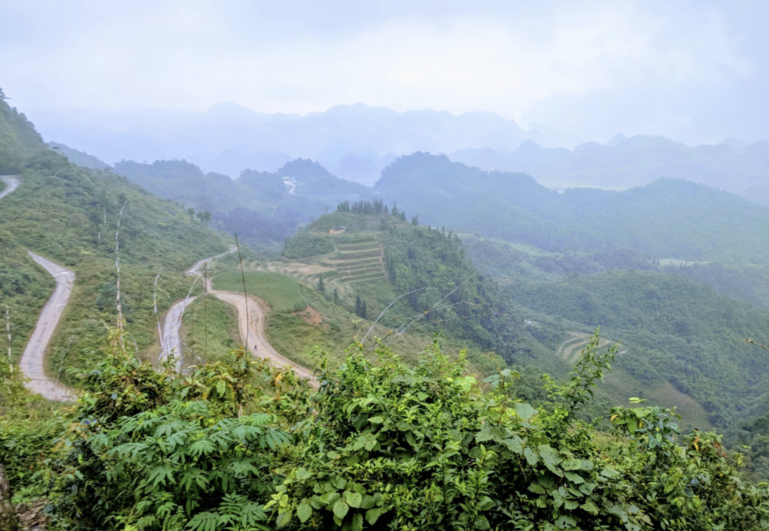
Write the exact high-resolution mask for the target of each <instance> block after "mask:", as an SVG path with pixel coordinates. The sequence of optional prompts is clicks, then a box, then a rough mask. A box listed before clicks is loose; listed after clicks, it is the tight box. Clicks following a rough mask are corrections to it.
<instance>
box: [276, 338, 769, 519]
mask: <svg viewBox="0 0 769 531" xmlns="http://www.w3.org/2000/svg"><path fill="white" fill-rule="evenodd" d="M596 344H597V340H596ZM367 357H368V356H367V355H366V352H365V351H364V350H363V349H362V348H361V347H360V346H358V347H357V348H356V349H354V350H353V351H352V352H351V353H350V355H349V357H348V359H347V362H346V363H345V365H344V366H342V367H341V368H340V369H339V371H338V372H337V373H336V374H333V375H330V376H329V378H328V379H327V380H326V381H325V382H324V385H323V386H322V387H321V390H320V392H319V393H318V395H317V396H316V398H315V401H316V404H317V406H316V407H317V416H316V417H315V418H314V419H313V421H312V423H311V424H310V425H308V426H306V427H303V431H302V432H301V434H300V435H301V436H302V437H303V440H304V444H303V445H302V446H301V452H300V453H299V454H297V455H296V456H295V458H294V461H293V465H292V466H291V467H290V468H289V469H288V473H287V475H286V479H285V481H284V482H283V485H282V486H280V487H279V488H278V489H277V492H275V494H273V495H272V500H271V502H270V503H268V504H267V506H266V507H267V508H268V509H270V510H272V514H273V516H274V517H275V520H274V521H275V523H276V524H277V525H278V526H281V527H287V528H290V529H338V528H341V529H409V530H428V529H445V528H447V527H449V528H452V529H504V528H511V529H513V528H514V529H542V530H545V529H548V530H549V529H552V530H555V529H596V530H598V529H607V530H608V529H612V530H613V529H620V528H622V529H629V530H633V529H635V530H642V529H649V530H651V529H660V528H662V529H677V530H684V529H686V530H692V531H694V530H703V529H709V530H710V529H712V530H716V529H763V528H764V526H766V525H767V523H768V521H767V516H768V515H769V504H767V500H768V499H769V498H767V496H768V495H769V492H767V487H766V486H765V485H759V486H754V485H751V484H746V483H743V482H742V480H740V479H739V478H738V477H737V476H736V469H735V464H736V462H734V461H732V460H731V459H729V458H728V456H726V454H725V453H723V452H719V451H717V450H718V446H717V445H716V444H715V443H713V441H717V438H716V437H715V436H711V434H707V435H703V436H701V435H699V434H698V433H696V432H695V434H692V435H691V436H687V438H686V439H685V441H684V442H685V443H686V444H687V447H686V448H684V447H679V446H677V445H676V444H675V442H674V441H672V440H670V439H669V438H668V437H666V436H667V435H669V430H667V428H665V425H664V421H665V418H666V415H667V413H665V412H661V411H660V410H655V411H654V412H651V413H644V412H635V411H632V410H631V411H626V410H622V409H615V410H614V414H615V415H616V416H615V418H614V420H615V422H616V424H615V425H616V426H618V428H620V429H622V426H627V425H628V423H627V422H625V423H624V424H623V422H622V421H621V420H619V419H629V418H630V416H631V415H633V414H635V413H637V414H639V415H641V416H644V417H648V418H649V420H651V421H654V422H656V424H655V428H656V427H657V426H658V425H660V423H662V424H661V425H662V428H660V429H657V430H656V431H654V432H650V435H649V437H653V438H654V440H655V441H657V442H659V440H661V441H662V442H660V443H659V444H657V445H650V444H649V442H648V441H649V437H646V436H641V433H640V432H639V431H638V430H636V434H637V435H638V437H637V438H636V439H629V438H628V439H626V438H624V437H625V433H627V432H623V431H620V434H619V437H618V438H616V439H614V440H612V441H610V442H608V443H605V444H602V445H599V444H597V443H596V435H597V433H596V432H595V431H594V429H593V428H591V427H590V426H587V425H585V424H583V423H581V422H579V421H576V420H574V419H573V418H572V416H571V412H572V411H573V410H574V407H576V406H577V405H579V404H580V403H583V402H584V400H583V399H584V398H585V397H587V396H588V395H589V394H590V393H589V392H588V390H590V389H591V388H592V384H593V383H594V381H595V379H596V378H600V374H601V372H602V371H603V370H604V369H606V368H607V367H608V365H607V361H608V360H606V359H602V358H600V357H596V356H593V355H588V356H586V358H585V359H586V361H585V362H584V364H583V366H582V368H581V369H578V371H577V372H576V373H575V374H573V378H572V381H571V382H570V383H569V384H568V385H566V386H564V387H560V386H557V385H555V384H551V385H550V386H549V387H550V392H549V394H550V396H551V397H552V398H551V401H550V402H548V403H547V404H545V405H543V407H540V408H539V409H535V408H533V407H532V406H530V405H529V404H526V403H523V402H520V401H517V400H515V399H513V398H512V394H511V392H512V390H513V389H514V388H515V377H516V375H515V374H514V373H512V372H511V371H504V372H503V373H501V374H500V375H497V376H495V377H491V378H489V379H488V380H487V381H488V383H489V385H490V388H489V389H488V390H486V391H484V390H483V389H482V388H481V387H480V386H479V385H478V383H477V382H476V380H475V379H474V378H472V377H468V376H465V374H466V373H465V371H464V362H463V361H460V362H458V363H453V362H450V361H449V360H448V359H447V358H446V357H445V356H444V355H443V354H442V352H441V349H440V346H439V345H438V344H437V343H435V344H433V345H432V346H431V347H430V348H429V349H428V350H427V351H426V352H425V353H424V355H423V357H422V359H421V361H420V363H419V364H418V365H417V366H416V367H408V366H406V365H405V364H403V363H402V362H401V361H400V360H398V358H397V357H395V356H393V355H392V353H390V352H389V351H388V350H387V349H378V350H377V353H376V360H375V361H374V362H371V361H368V360H367V359H366V358H367ZM658 433H659V434H662V436H661V437H660V438H659V439H658V438H657V437H656V434H658ZM701 441H707V444H708V445H707V446H706V445H704V444H700V442H701ZM711 450H714V451H711ZM737 462H738V461H737Z"/></svg>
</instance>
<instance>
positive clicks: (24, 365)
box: [19, 251, 75, 401]
mask: <svg viewBox="0 0 769 531" xmlns="http://www.w3.org/2000/svg"><path fill="white" fill-rule="evenodd" d="M27 252H28V253H29V256H31V257H32V259H33V260H34V261H35V262H37V263H38V264H40V265H41V266H42V267H43V268H44V269H45V270H46V271H48V272H49V273H50V274H51V275H52V276H53V277H54V278H55V279H56V289H55V290H54V291H53V295H51V298H50V299H48V302H46V303H45V306H44V307H43V311H42V312H40V317H39V318H38V319H37V324H36V325H35V330H34V331H33V332H32V336H30V338H29V341H28V342H27V346H26V348H25V349H24V353H23V354H22V356H21V361H20V362H19V366H20V368H21V372H22V373H23V374H24V376H26V377H27V378H29V381H27V382H26V383H25V384H24V385H25V386H26V387H27V389H29V390H30V391H32V392H34V393H39V394H41V395H43V396H44V397H45V398H47V399H48V400H57V401H63V400H73V399H74V398H75V393H74V392H73V391H72V390H71V389H69V388H68V387H66V386H64V385H62V384H61V383H59V382H57V381H56V380H54V379H52V378H50V377H48V376H47V375H46V374H45V352H46V350H47V348H48V343H50V341H51V337H52V336H53V333H54V331H55V330H56V325H57V324H58V323H59V319H60V318H61V314H62V312H63V311H64V307H65V306H66V305H67V301H68V300H69V295H70V293H72V287H73V286H74V285H75V273H73V272H72V271H70V270H69V269H66V268H64V267H62V266H60V265H59V264H57V263H54V262H51V261H50V260H48V259H46V258H43V257H42V256H39V255H36V254H35V253H33V252H31V251H27Z"/></svg>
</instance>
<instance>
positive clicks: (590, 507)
mask: <svg viewBox="0 0 769 531" xmlns="http://www.w3.org/2000/svg"><path fill="white" fill-rule="evenodd" d="M580 507H581V508H582V509H584V510H585V511H587V512H589V513H590V514H592V515H593V516H596V515H597V514H598V506H596V504H595V503H593V501H592V500H587V501H586V502H585V503H583V504H582V505H580Z"/></svg>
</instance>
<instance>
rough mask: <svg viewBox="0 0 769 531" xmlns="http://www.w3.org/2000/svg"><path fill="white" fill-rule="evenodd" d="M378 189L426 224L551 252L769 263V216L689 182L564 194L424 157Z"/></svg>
mask: <svg viewBox="0 0 769 531" xmlns="http://www.w3.org/2000/svg"><path fill="white" fill-rule="evenodd" d="M375 190H376V191H377V192H379V193H380V194H381V195H382V197H385V198H387V199H388V200H396V201H397V203H398V205H400V206H402V207H404V208H405V209H406V210H407V211H409V212H412V211H415V212H419V214H420V216H421V218H422V221H423V222H427V223H432V224H438V225H446V226H450V227H456V228H459V227H461V228H464V229H468V230H472V231H478V232H480V233H481V234H482V235H484V236H491V237H498V238H502V239H505V240H508V241H511V242H518V243H525V244H530V245H535V246H537V247H539V248H542V249H546V250H591V251H596V250H601V251H613V250H622V249H632V250H635V251H638V252H641V253H646V254H651V255H653V256H655V257H656V258H676V259H682V260H690V261H708V260H717V261H721V262H728V263H735V262H752V263H762V262H764V261H766V259H767V258H769V209H767V208H766V207H764V206H762V205H758V204H756V203H753V202H751V201H748V200H747V199H745V198H743V197H740V196H737V195H733V194H730V193H727V192H722V191H718V190H714V189H712V188H708V187H707V186H704V185H698V184H694V183H691V182H687V181H682V180H673V179H659V180H657V181H655V182H653V183H652V184H649V185H647V186H644V187H640V188H634V189H632V190H628V191H625V192H610V191H605V190H594V189H579V188H574V189H568V190H566V191H565V192H564V193H562V194H559V193H557V192H555V191H553V190H549V189H547V188H545V187H544V186H541V185H539V184H538V183H537V182H536V181H534V179H532V178H531V177H529V176H527V175H524V174H512V173H499V172H484V171H481V170H479V169H477V168H470V167H468V166H465V165H463V164H459V163H452V162H450V161H449V159H448V158H446V157H444V156H432V155H429V154H425V153H416V154H413V155H409V156H404V157H401V158H399V159H398V160H396V161H395V162H394V163H392V164H391V165H390V166H389V167H387V168H385V169H384V170H383V171H382V178H381V179H380V180H379V182H378V183H377V185H376V186H375Z"/></svg>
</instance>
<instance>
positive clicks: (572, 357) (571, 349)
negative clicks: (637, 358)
mask: <svg viewBox="0 0 769 531" xmlns="http://www.w3.org/2000/svg"><path fill="white" fill-rule="evenodd" d="M592 337H593V336H592V334H586V333H584V332H571V337H570V338H569V339H567V340H566V341H564V342H563V343H561V345H560V346H559V347H558V350H557V351H556V354H557V355H558V356H559V357H560V358H561V359H562V360H564V361H565V362H567V363H568V364H570V365H576V364H577V362H578V361H579V358H580V357H581V356H582V349H584V348H585V347H586V346H587V344H588V343H589V342H590V340H591V339H592ZM612 343H614V341H611V340H610V339H606V338H603V337H602V338H601V340H600V342H599V343H598V348H604V347H607V346H609V345H611V344H612ZM624 353H625V351H623V352H620V354H624Z"/></svg>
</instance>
